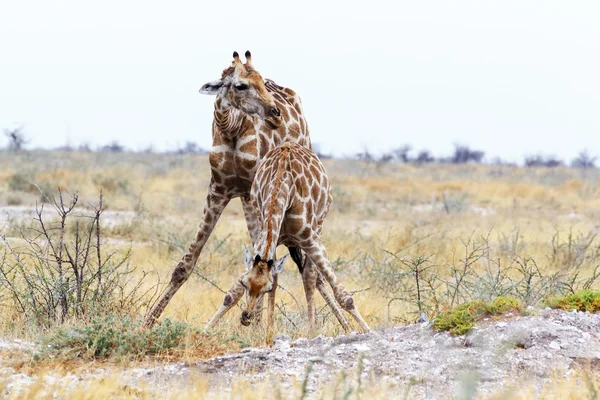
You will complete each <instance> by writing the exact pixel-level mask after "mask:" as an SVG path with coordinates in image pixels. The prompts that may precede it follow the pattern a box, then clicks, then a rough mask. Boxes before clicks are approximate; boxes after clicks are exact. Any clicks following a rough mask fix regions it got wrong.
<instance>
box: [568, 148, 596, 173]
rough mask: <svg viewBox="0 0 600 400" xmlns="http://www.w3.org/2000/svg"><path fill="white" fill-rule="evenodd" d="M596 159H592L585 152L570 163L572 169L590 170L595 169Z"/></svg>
mask: <svg viewBox="0 0 600 400" xmlns="http://www.w3.org/2000/svg"><path fill="white" fill-rule="evenodd" d="M597 159H598V157H592V156H591V155H590V154H589V153H588V151H587V150H583V151H580V152H579V155H578V156H577V157H576V158H575V159H574V160H573V161H572V162H571V166H572V167H574V168H582V169H590V168H595V167H596V160H597Z"/></svg>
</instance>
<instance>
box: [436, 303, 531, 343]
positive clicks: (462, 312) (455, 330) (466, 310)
mask: <svg viewBox="0 0 600 400" xmlns="http://www.w3.org/2000/svg"><path fill="white" fill-rule="evenodd" d="M522 309H523V307H522V305H521V303H520V302H519V301H518V300H516V299H513V298H510V297H497V298H495V299H494V300H493V301H491V302H489V303H485V302H483V301H479V300H475V301H471V302H469V303H465V304H461V305H459V306H458V307H455V308H453V309H451V310H447V311H443V312H441V313H440V314H439V315H438V316H437V317H436V318H435V320H434V321H433V326H434V327H435V329H437V330H438V331H449V332H450V333H451V334H453V335H457V336H460V335H465V334H467V333H468V332H469V331H470V330H471V329H473V326H475V323H476V322H477V321H479V320H481V319H482V318H484V317H486V316H490V315H502V314H506V313H509V312H521V311H522Z"/></svg>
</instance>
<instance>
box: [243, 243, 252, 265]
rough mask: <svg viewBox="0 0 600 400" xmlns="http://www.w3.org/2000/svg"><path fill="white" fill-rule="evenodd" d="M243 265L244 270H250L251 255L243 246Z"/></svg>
mask: <svg viewBox="0 0 600 400" xmlns="http://www.w3.org/2000/svg"><path fill="white" fill-rule="evenodd" d="M244 264H246V268H252V253H251V252H250V249H249V248H248V246H246V245H245V244H244Z"/></svg>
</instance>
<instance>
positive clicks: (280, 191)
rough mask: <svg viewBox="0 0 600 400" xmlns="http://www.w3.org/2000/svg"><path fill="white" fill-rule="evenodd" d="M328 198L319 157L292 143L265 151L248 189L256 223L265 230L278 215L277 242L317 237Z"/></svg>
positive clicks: (298, 240)
mask: <svg viewBox="0 0 600 400" xmlns="http://www.w3.org/2000/svg"><path fill="white" fill-rule="evenodd" d="M273 200H275V201H273ZM332 200H333V197H332V193H331V186H330V184H329V179H328V177H327V173H326V171H325V167H324V166H323V164H322V163H321V161H320V160H319V158H318V157H317V156H316V154H315V153H313V152H312V151H311V150H309V149H307V148H306V147H303V146H300V145H299V144H297V143H293V142H290V143H285V144H283V145H281V146H280V147H277V148H275V149H272V150H271V151H270V152H269V153H267V155H266V156H265V158H264V160H263V162H262V164H261V165H260V167H259V168H258V171H257V173H256V177H255V179H254V183H253V185H252V191H251V201H252V202H253V205H254V208H255V210H257V213H258V214H257V217H258V220H259V225H262V226H263V230H267V225H268V222H269V221H270V220H272V219H273V218H277V217H279V216H281V217H282V218H283V223H282V225H281V232H280V237H279V242H280V243H284V244H285V243H289V244H291V245H296V244H299V243H300V242H303V241H306V240H310V239H311V238H316V237H320V236H321V233H322V229H323V222H324V220H325V217H326V216H327V213H328V211H329V208H330V206H331V202H332Z"/></svg>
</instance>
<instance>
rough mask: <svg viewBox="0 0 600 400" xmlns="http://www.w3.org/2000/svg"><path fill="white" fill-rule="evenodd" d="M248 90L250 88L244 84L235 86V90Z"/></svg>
mask: <svg viewBox="0 0 600 400" xmlns="http://www.w3.org/2000/svg"><path fill="white" fill-rule="evenodd" d="M249 88H250V86H248V85H246V84H245V83H238V84H237V85H235V90H239V91H243V90H248V89H249Z"/></svg>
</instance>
